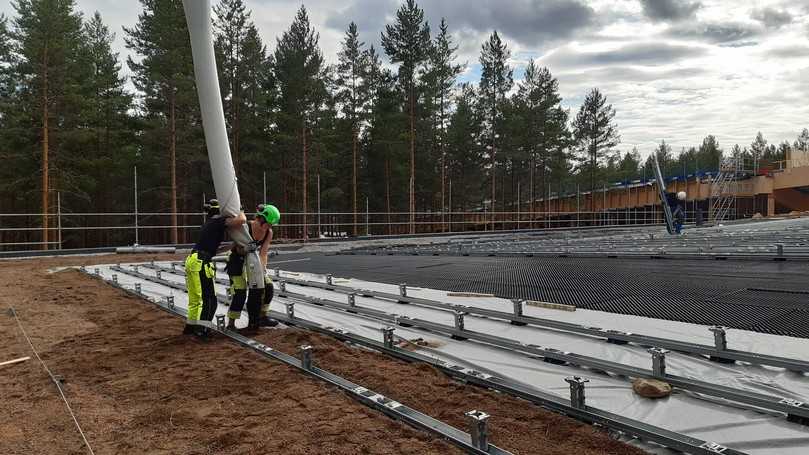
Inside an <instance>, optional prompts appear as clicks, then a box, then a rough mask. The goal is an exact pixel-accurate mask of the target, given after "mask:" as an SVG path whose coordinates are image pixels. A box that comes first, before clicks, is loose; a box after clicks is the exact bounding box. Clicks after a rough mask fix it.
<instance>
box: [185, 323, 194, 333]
mask: <svg viewBox="0 0 809 455" xmlns="http://www.w3.org/2000/svg"><path fill="white" fill-rule="evenodd" d="M195 327H196V326H195V325H193V324H186V325H185V327H184V328H183V335H196V331H195V330H194V329H195Z"/></svg>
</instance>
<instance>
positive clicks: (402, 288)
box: [399, 283, 407, 297]
mask: <svg viewBox="0 0 809 455" xmlns="http://www.w3.org/2000/svg"><path fill="white" fill-rule="evenodd" d="M399 295H400V296H402V297H407V283H400V284H399Z"/></svg>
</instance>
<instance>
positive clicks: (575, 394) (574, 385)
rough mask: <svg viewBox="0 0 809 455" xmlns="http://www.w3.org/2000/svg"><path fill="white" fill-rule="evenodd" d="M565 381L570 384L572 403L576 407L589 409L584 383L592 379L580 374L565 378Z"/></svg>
mask: <svg viewBox="0 0 809 455" xmlns="http://www.w3.org/2000/svg"><path fill="white" fill-rule="evenodd" d="M565 382H567V383H568V384H570V405H571V406H573V407H574V408H576V409H587V405H586V404H585V401H586V398H585V395H584V384H586V383H588V382H590V380H589V379H587V378H582V377H579V376H571V377H567V378H565Z"/></svg>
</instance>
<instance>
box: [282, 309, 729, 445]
mask: <svg viewBox="0 0 809 455" xmlns="http://www.w3.org/2000/svg"><path fill="white" fill-rule="evenodd" d="M289 300H290V301H291V302H295V301H296V300H297V299H295V298H290V299H289ZM304 303H305V302H304ZM270 315H271V316H272V317H273V318H274V319H277V320H279V321H281V322H283V323H285V324H288V325H294V326H297V327H301V328H304V329H307V330H311V331H314V332H318V333H321V334H324V335H328V336H330V337H333V338H335V339H338V340H340V341H345V342H349V343H353V344H357V345H361V346H364V347H367V348H370V349H373V350H375V351H378V352H381V353H383V354H386V355H389V356H391V357H395V358H397V359H400V360H404V361H406V362H413V363H426V364H428V365H430V366H432V367H434V368H436V369H438V370H440V371H441V372H443V373H444V374H446V375H448V376H450V377H452V378H455V379H459V380H461V381H464V382H466V383H470V384H475V385H478V386H481V387H485V388H488V389H492V390H496V391H499V392H503V393H507V394H509V395H512V396H515V397H518V398H522V399H524V400H528V401H530V402H532V403H534V404H536V405H539V406H541V407H543V408H546V409H549V410H551V411H554V412H558V413H561V414H565V415H567V416H569V417H572V418H575V419H577V420H580V421H583V422H587V423H591V424H598V425H602V426H604V427H607V428H610V429H613V430H618V431H620V432H622V433H625V434H627V435H629V436H633V437H636V438H639V439H641V440H644V441H650V442H654V443H656V444H660V445H663V446H665V447H669V448H671V449H675V450H679V451H682V452H685V453H692V454H706V455H707V454H715V453H722V454H726V455H741V454H743V453H744V452H740V451H738V450H734V449H732V448H728V447H725V446H722V445H721V444H717V443H714V442H709V441H705V440H701V439H698V438H693V437H691V436H687V435H684V434H682V433H677V432H674V431H670V430H666V429H664V428H660V427H657V426H654V425H650V424H647V423H645V422H641V421H638V420H634V419H630V418H627V417H623V416H620V415H618V414H614V413H611V412H608V411H604V410H602V409H598V408H595V407H592V406H589V405H588V406H585V407H584V408H583V409H582V408H577V407H574V406H573V405H571V403H570V401H569V400H567V399H564V398H562V397H559V396H556V395H553V394H549V393H545V392H542V391H540V390H537V389H534V388H533V387H528V386H525V385H523V384H520V383H517V382H515V381H511V380H509V379H507V378H501V377H498V376H493V375H490V374H487V373H482V372H479V371H476V370H473V369H470V368H465V367H462V366H460V365H453V364H449V363H446V362H443V361H441V360H438V359H435V358H433V357H429V356H425V355H422V354H418V353H415V352H411V351H408V350H405V349H399V348H397V347H396V346H395V345H392V344H385V343H384V342H379V341H376V340H372V339H370V338H366V337H363V336H361V335H357V334H354V333H351V332H349V331H346V330H343V329H338V328H334V327H327V326H323V325H321V324H318V323H316V322H312V321H308V320H305V319H302V318H299V317H297V316H294V315H293V316H292V317H290V316H289V315H287V314H284V313H279V312H276V311H271V312H270Z"/></svg>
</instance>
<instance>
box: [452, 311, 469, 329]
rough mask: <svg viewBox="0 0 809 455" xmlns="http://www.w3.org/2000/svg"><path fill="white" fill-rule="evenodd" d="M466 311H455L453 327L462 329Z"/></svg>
mask: <svg viewBox="0 0 809 455" xmlns="http://www.w3.org/2000/svg"><path fill="white" fill-rule="evenodd" d="M465 314H466V313H465V312H463V311H455V313H454V315H455V328H456V329H458V330H464V320H463V317H464V315H465Z"/></svg>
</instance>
